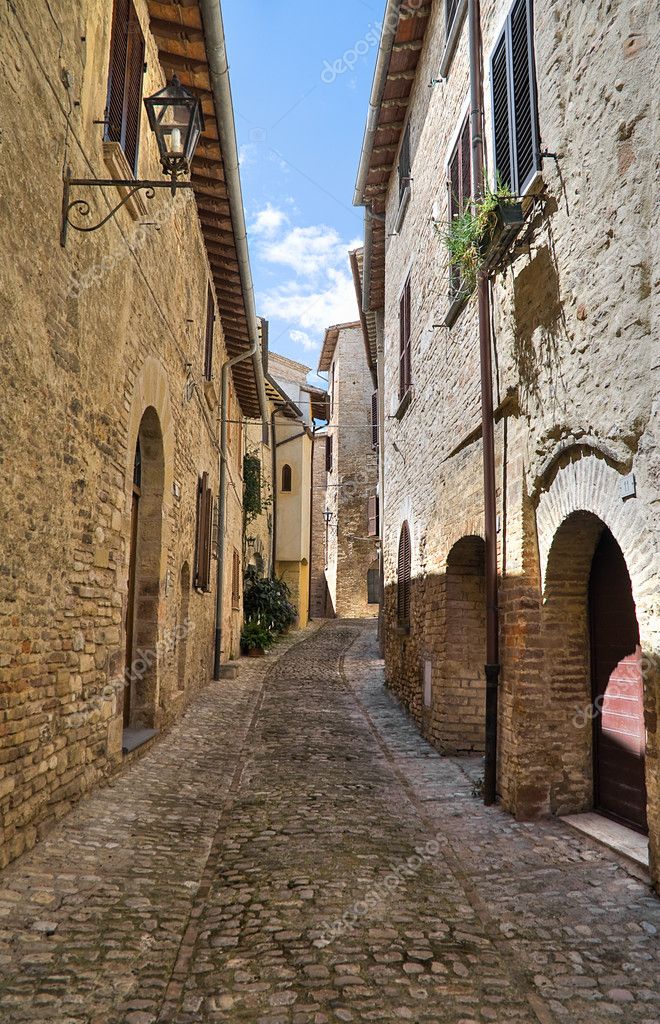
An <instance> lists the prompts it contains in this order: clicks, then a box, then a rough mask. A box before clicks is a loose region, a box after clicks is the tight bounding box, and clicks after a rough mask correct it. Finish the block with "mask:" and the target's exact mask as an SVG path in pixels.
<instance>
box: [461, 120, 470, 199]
mask: <svg viewBox="0 0 660 1024" xmlns="http://www.w3.org/2000/svg"><path fill="white" fill-rule="evenodd" d="M471 148H472V139H471V136H470V118H469V117H466V119H465V124H464V125H463V131H462V133H461V213H464V212H465V210H466V208H467V205H468V203H469V202H470V199H471V197H472V159H471Z"/></svg>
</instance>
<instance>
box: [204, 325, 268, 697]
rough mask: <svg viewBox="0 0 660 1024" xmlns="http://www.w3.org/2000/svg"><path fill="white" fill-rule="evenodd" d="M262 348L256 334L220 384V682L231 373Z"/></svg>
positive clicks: (216, 655)
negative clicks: (248, 347) (250, 345)
mask: <svg viewBox="0 0 660 1024" xmlns="http://www.w3.org/2000/svg"><path fill="white" fill-rule="evenodd" d="M255 352H257V353H258V352H259V339H258V338H256V339H255V341H254V342H253V344H252V348H251V349H248V351H247V352H241V353H240V355H237V356H234V358H233V359H229V360H227V362H226V363H224V365H223V367H222V377H221V385H220V453H219V456H218V459H219V462H220V472H219V477H220V484H219V488H218V565H217V576H216V587H215V636H214V643H213V678H214V680H215V681H216V682H219V680H220V679H221V678H222V622H223V615H224V606H225V587H224V581H225V522H226V519H227V459H228V457H229V453H228V451H227V422H228V420H229V374H230V373H231V370H232V369H233V367H234V366H236V365H237V364H238V363H242V362H244V361H245V360H246V359H251V358H253V357H254V353H255Z"/></svg>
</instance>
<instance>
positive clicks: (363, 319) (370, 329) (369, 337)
mask: <svg viewBox="0 0 660 1024" xmlns="http://www.w3.org/2000/svg"><path fill="white" fill-rule="evenodd" d="M349 255H350V259H351V270H352V271H353V283H354V285H355V295H356V297H357V301H358V307H359V310H360V323H361V324H362V334H363V336H364V349H365V353H366V356H367V366H368V367H369V371H370V373H371V377H372V380H373V384H374V387H375V388H377V387H378V376H377V370H376V367H377V364H378V336H377V331H376V314H375V313H374V312H373V311H370V312H368V313H365V312H364V301H363V300H364V295H363V288H364V249H355V250H354V251H353V252H351V253H349Z"/></svg>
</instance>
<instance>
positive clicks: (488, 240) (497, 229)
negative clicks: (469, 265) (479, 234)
mask: <svg viewBox="0 0 660 1024" xmlns="http://www.w3.org/2000/svg"><path fill="white" fill-rule="evenodd" d="M495 216H496V218H497V220H496V223H495V225H494V227H493V230H492V232H491V233H490V235H487V236H486V237H485V238H484V239H483V241H482V243H481V246H480V250H481V255H482V257H483V262H482V265H481V269H482V270H485V271H488V270H497V268H498V267H499V266H500V264H501V263H502V261H503V260H504V258H505V256H506V255H507V253H508V252H509V249H510V247H511V245H512V244H513V242H514V241H515V239H516V237H517V236H518V235H519V233H520V230H521V228H522V227H523V225H524V223H525V217H524V215H523V209H522V203H500V204H499V206H498V207H497V210H496V211H495Z"/></svg>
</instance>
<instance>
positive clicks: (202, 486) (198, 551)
mask: <svg viewBox="0 0 660 1024" xmlns="http://www.w3.org/2000/svg"><path fill="white" fill-rule="evenodd" d="M212 530H213V492H212V491H211V489H210V487H209V475H208V473H203V474H202V476H201V477H200V478H199V484H198V487H197V540H196V544H195V587H196V589H197V590H203V591H205V592H207V593H208V591H209V590H210V589H211V550H212V536H211V535H212Z"/></svg>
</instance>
